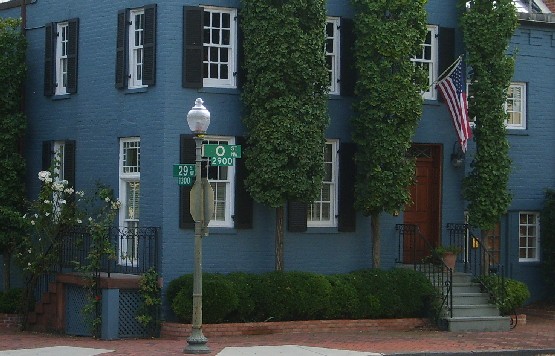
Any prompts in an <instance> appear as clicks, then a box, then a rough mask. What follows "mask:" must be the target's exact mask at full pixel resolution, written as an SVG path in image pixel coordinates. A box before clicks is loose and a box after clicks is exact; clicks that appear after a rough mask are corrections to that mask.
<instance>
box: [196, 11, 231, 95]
mask: <svg viewBox="0 0 555 356" xmlns="http://www.w3.org/2000/svg"><path fill="white" fill-rule="evenodd" d="M203 9H204V47H203V67H204V68H203V70H204V80H203V86H205V87H228V88H235V87H236V85H237V84H236V76H237V67H236V66H237V64H236V56H237V38H236V37H237V10H236V9H228V8H221V7H204V8H203Z"/></svg>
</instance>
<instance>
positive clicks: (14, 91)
mask: <svg viewBox="0 0 555 356" xmlns="http://www.w3.org/2000/svg"><path fill="white" fill-rule="evenodd" d="M20 24H21V23H20V21H19V20H15V19H1V18H0V127H1V128H2V130H1V131H0V172H2V174H0V251H1V252H2V255H3V261H4V268H3V281H4V286H3V287H4V289H5V290H7V289H9V288H10V266H11V255H12V252H13V251H14V248H15V245H16V243H17V241H18V237H20V236H21V233H22V229H23V220H22V215H23V213H22V211H23V205H24V201H25V193H24V186H23V182H24V175H25V162H24V160H23V157H22V156H21V153H20V140H21V137H22V135H23V132H24V130H25V116H24V115H23V113H22V111H21V100H22V96H21V93H22V86H23V81H24V79H25V73H26V66H25V50H26V46H27V45H26V40H25V36H24V35H23V34H22V33H21V30H20Z"/></svg>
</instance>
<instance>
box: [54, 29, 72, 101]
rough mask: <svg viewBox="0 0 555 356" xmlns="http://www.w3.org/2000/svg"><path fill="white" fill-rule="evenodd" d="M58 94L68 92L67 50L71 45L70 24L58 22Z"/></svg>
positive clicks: (56, 90) (56, 91) (56, 92)
mask: <svg viewBox="0 0 555 356" xmlns="http://www.w3.org/2000/svg"><path fill="white" fill-rule="evenodd" d="M56 33H57V34H56V88H55V94H56V95H63V94H67V71H68V68H67V64H68V59H67V51H68V45H69V24H68V23H67V22H60V23H58V24H56Z"/></svg>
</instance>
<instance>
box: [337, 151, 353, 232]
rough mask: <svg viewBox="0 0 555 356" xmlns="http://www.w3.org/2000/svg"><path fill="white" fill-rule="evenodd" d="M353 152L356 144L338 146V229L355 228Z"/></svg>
mask: <svg viewBox="0 0 555 356" xmlns="http://www.w3.org/2000/svg"><path fill="white" fill-rule="evenodd" d="M355 152H356V145H355V144H354V143H351V142H346V143H342V144H341V145H340V147H339V226H338V230H339V231H343V232H352V231H355V230H356V211H355V171H356V165H355Z"/></svg>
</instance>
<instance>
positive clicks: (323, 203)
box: [307, 140, 339, 227]
mask: <svg viewBox="0 0 555 356" xmlns="http://www.w3.org/2000/svg"><path fill="white" fill-rule="evenodd" d="M338 145H339V143H338V141H337V140H328V141H327V142H326V144H325V145H324V152H323V155H324V177H323V179H322V189H321V190H320V196H319V197H318V198H317V199H316V200H315V201H313V202H312V203H311V204H309V205H308V210H307V226H308V227H336V226H337V196H338V193H337V190H338V189H337V188H338V187H337V181H338V172H339V169H338V168H339V166H338Z"/></svg>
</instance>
